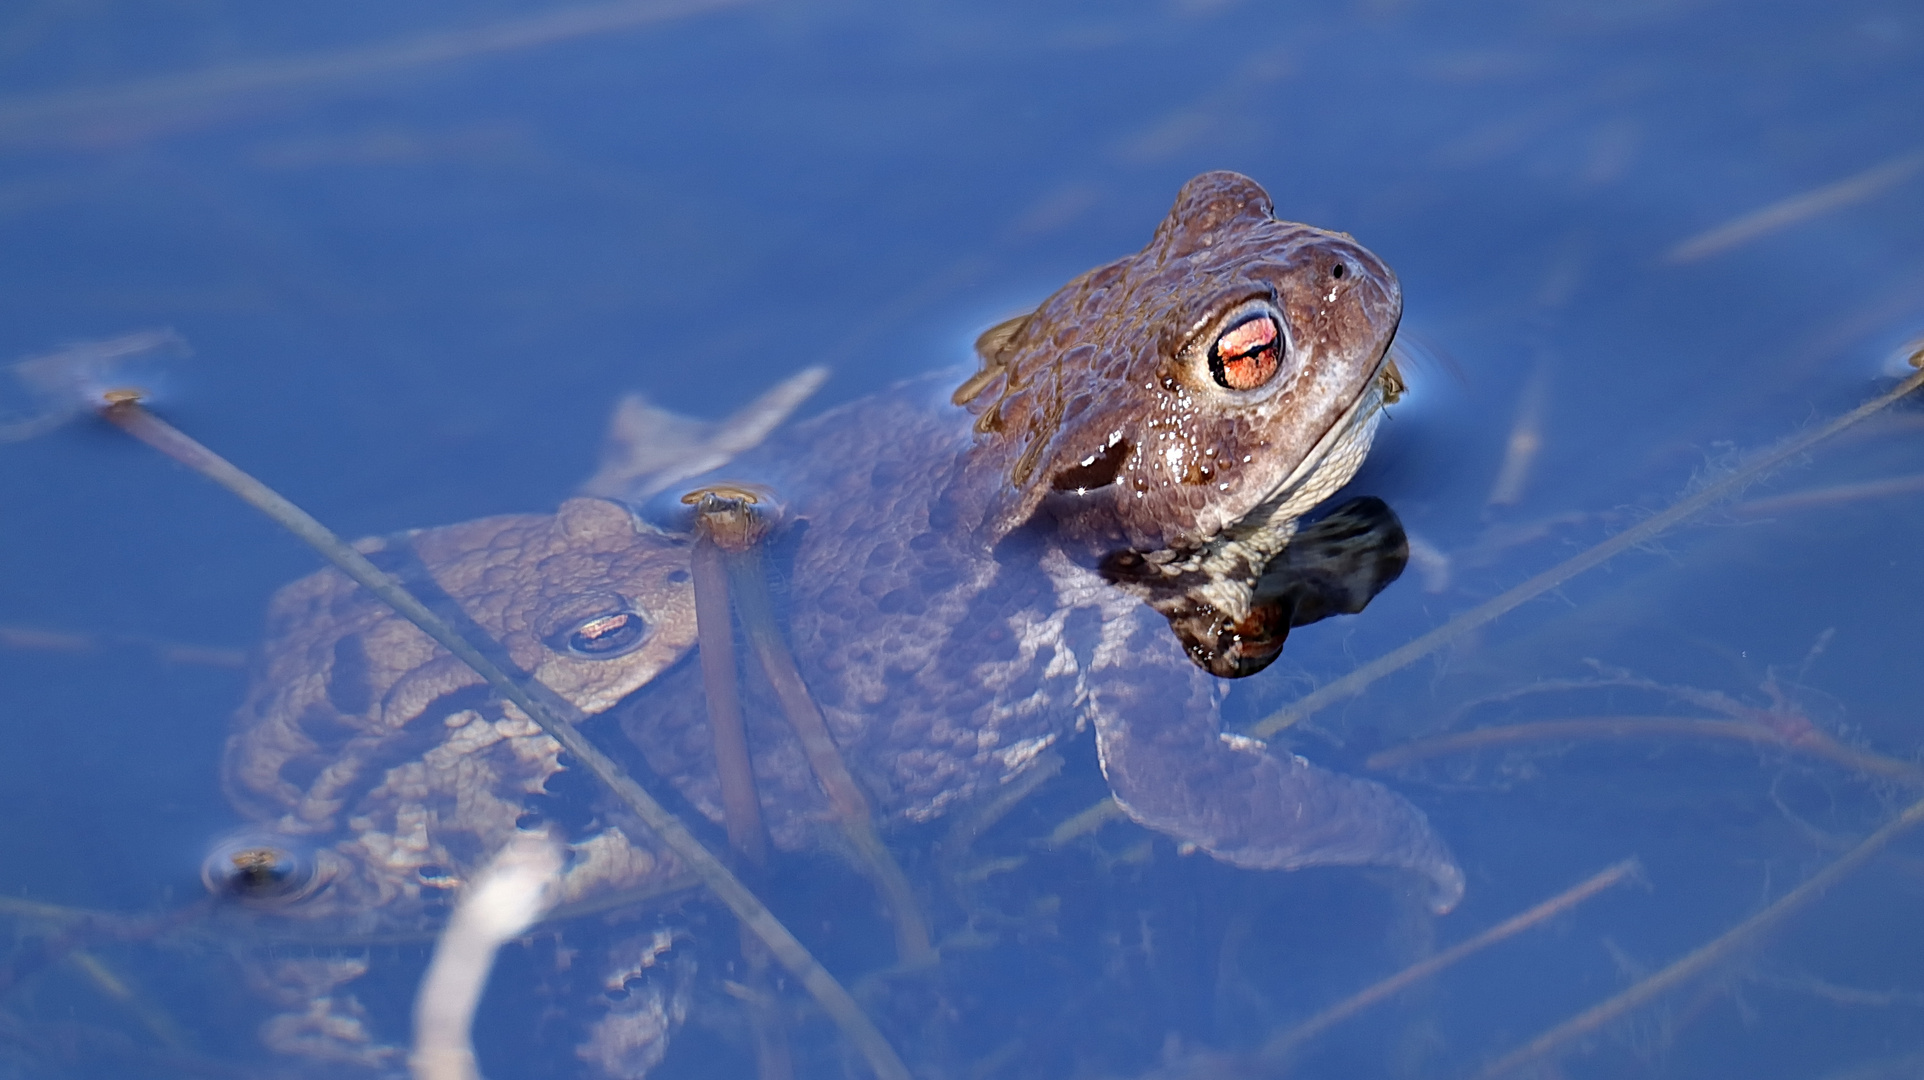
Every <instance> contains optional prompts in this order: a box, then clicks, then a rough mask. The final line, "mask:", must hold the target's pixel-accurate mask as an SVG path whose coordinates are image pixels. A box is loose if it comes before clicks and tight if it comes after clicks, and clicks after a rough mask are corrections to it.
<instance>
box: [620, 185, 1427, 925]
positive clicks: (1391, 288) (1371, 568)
mask: <svg viewBox="0 0 1924 1080" xmlns="http://www.w3.org/2000/svg"><path fill="white" fill-rule="evenodd" d="M1270 210H1271V207H1270V201H1269V198H1268V196H1267V195H1266V194H1265V193H1264V192H1263V190H1262V189H1261V188H1260V187H1259V186H1257V185H1256V184H1255V183H1254V182H1253V181H1251V180H1249V179H1247V178H1246V177H1242V176H1239V175H1236V174H1234V173H1207V174H1204V175H1202V176H1200V177H1197V178H1196V179H1194V180H1192V181H1190V182H1189V183H1188V184H1187V185H1185V186H1184V188H1183V190H1182V192H1181V193H1180V194H1179V195H1178V197H1177V200H1176V205H1175V208H1174V209H1173V210H1172V211H1171V213H1170V215H1169V216H1168V218H1166V219H1165V220H1164V221H1163V222H1162V224H1161V225H1159V226H1158V227H1157V229H1156V232H1155V235H1154V237H1153V238H1152V239H1151V240H1150V243H1149V245H1148V246H1147V247H1146V248H1144V249H1143V250H1142V251H1141V252H1139V253H1137V254H1135V255H1131V256H1129V257H1127V258H1124V259H1121V260H1119V261H1117V262H1114V263H1111V264H1109V265H1107V266H1104V267H1100V268H1098V269H1096V270H1093V271H1090V272H1089V273H1087V274H1084V275H1083V276H1081V277H1080V278H1077V279H1076V280H1075V281H1073V282H1071V283H1069V284H1068V285H1067V286H1065V287H1064V288H1063V289H1062V290H1060V291H1059V292H1057V293H1056V294H1055V295H1054V296H1052V297H1050V298H1049V299H1048V300H1046V301H1044V302H1043V304H1042V305H1041V306H1040V307H1039V308H1037V309H1036V311H1034V312H1033V313H1031V314H1029V315H1027V316H1024V317H1022V318H1020V319H1015V320H1011V321H1009V322H1007V323H1004V324H1003V325H1001V326H998V327H996V328H995V329H993V330H991V331H989V332H988V333H987V334H985V335H984V336H983V338H982V339H981V341H980V342H979V343H978V351H979V352H980V354H981V359H982V366H981V370H980V371H979V372H978V373H976V374H975V375H974V376H972V377H970V378H969V379H968V380H967V381H966V382H965V383H963V385H962V387H961V388H960V389H959V390H957V391H955V392H954V393H953V395H952V396H951V395H949V394H947V393H945V392H944V389H945V388H944V387H943V386H940V385H938V384H937V383H936V382H935V381H932V380H924V381H921V382H916V383H910V384H907V385H905V386H902V387H899V388H897V389H895V390H892V391H888V392H884V393H882V394H878V395H876V396H874V397H871V398H868V399H865V400H861V401H858V402H855V403H853V404H850V405H847V406H844V407H842V408H839V409H836V410H834V411H831V412H829V413H827V414H825V415H823V416H820V417H818V418H816V419H814V420H811V421H808V422H806V423H801V424H797V425H794V426H792V427H791V428H789V429H786V430H785V431H784V432H780V433H778V434H777V435H776V436H775V437H774V438H772V439H771V440H770V442H769V443H767V444H765V445H763V446H762V447H759V448H757V449H756V450H754V451H751V452H750V453H748V454H746V455H744V456H743V457H741V458H739V459H737V460H736V461H735V462H734V463H733V464H732V465H731V466H729V468H728V470H727V473H726V476H727V477H728V478H729V479H731V480H733V479H740V480H746V481H750V482H754V483H759V484H762V485H765V486H766V487H767V488H769V489H772V490H773V491H775V492H777V493H779V496H780V497H781V499H782V500H783V502H784V503H785V506H786V510H787V514H788V521H789V524H788V525H786V526H785V527H784V528H783V529H782V530H781V531H780V532H778V533H777V534H776V535H775V536H774V537H773V538H772V539H771V542H770V546H771V550H772V551H773V552H774V554H775V555H776V557H777V561H778V562H785V563H786V564H787V565H788V567H789V572H788V575H787V582H786V588H787V593H786V598H787V607H786V613H785V618H786V622H787V629H788V632H789V635H790V638H791V640H792V642H793V646H794V649H795V652H796V654H797V657H798V659H799V662H800V664H801V668H802V672H803V675H804V677H805V678H806V680H807V682H808V685H809V687H810V688H811V690H812V691H813V692H814V694H815V695H816V697H817V698H818V700H819V702H820V704H821V706H822V709H823V711H824V712H825V713H826V714H827V717H828V723H829V727H830V729H831V731H832V733H833V735H834V737H835V739H836V741H837V742H838V743H839V744H840V746H841V749H842V751H843V753H844V754H845V755H846V756H847V758H848V759H849V762H850V766H851V768H852V769H853V771H854V772H855V774H856V775H857V776H858V777H859V778H860V779H861V780H862V781H863V783H864V784H865V785H866V786H867V787H868V789H869V791H870V794H871V795H872V796H873V797H874V799H875V802H876V803H877V805H878V806H879V807H880V808H881V809H883V810H884V811H885V812H888V813H890V814H894V815H900V816H902V817H906V818H909V819H914V820H922V819H927V818H930V817H932V816H934V815H936V814H939V813H941V812H942V811H943V810H944V809H945V808H947V807H949V806H951V805H953V804H955V803H957V802H958V801H961V800H966V799H969V798H970V797H972V796H975V795H977V794H978V793H980V792H982V791H984V790H986V789H989V788H993V787H994V786H995V785H997V784H999V783H1001V782H1003V781H1006V780H1008V779H1009V778H1011V777H1012V776H1014V775H1016V774H1017V773H1019V772H1021V771H1022V770H1023V769H1024V768H1025V767H1027V766H1028V765H1029V764H1030V763H1031V762H1033V761H1034V760H1035V759H1036V756H1037V755H1038V754H1039V753H1040V752H1041V751H1042V750H1043V749H1044V748H1045V747H1047V746H1048V745H1049V744H1050V743H1052V742H1053V741H1054V740H1056V739H1057V738H1059V737H1061V735H1063V734H1064V733H1065V732H1067V731H1069V730H1072V729H1076V728H1078V727H1081V726H1082V725H1084V724H1093V726H1094V728H1095V732H1096V740H1097V748H1098V751H1099V754H1100V756H1101V761H1102V767H1103V770H1104V772H1105V774H1106V775H1107V777H1108V779H1109V782H1110V785H1111V788H1112V790H1113V791H1114V793H1115V795H1116V798H1117V801H1118V802H1119V803H1120V804H1121V805H1122V806H1123V807H1124V808H1125V809H1127V811H1128V812H1129V814H1130V816H1132V817H1134V818H1135V819H1136V820H1137V821H1139V822H1141V823H1143V824H1145V825H1147V826H1149V827H1151V828H1153V829H1156V830H1158V831H1161V832H1163V833H1166V834H1168V835H1170V836H1172V837H1174V838H1176V839H1177V840H1179V841H1182V842H1185V843H1191V844H1194V845H1196V846H1197V847H1200V848H1202V849H1204V850H1207V851H1209V852H1210V853H1211V854H1213V855H1215V856H1217V857H1218V858H1221V859H1224V860H1226V861H1228V862H1231V863H1234V864H1237V865H1241V866H1248V867H1257V868H1280V869H1290V868H1296V867H1302V866H1309V865H1319V864H1321V865H1328V864H1347V865H1357V864H1379V865H1390V866H1399V867H1405V868H1408V869H1412V870H1415V871H1418V872H1419V873H1422V874H1424V875H1427V876H1428V877H1429V878H1430V879H1431V881H1432V883H1433V892H1432V897H1431V899H1432V903H1433V905H1434V906H1435V907H1436V908H1437V909H1438V910H1447V909H1449V908H1450V907H1451V906H1453V905H1454V904H1455V903H1456V901H1457V899H1458V897H1459V896H1460V895H1461V894H1462V891H1463V878H1462V873H1461V871H1460V870H1458V868H1457V867H1456V864H1455V862H1454V861H1453V860H1452V858H1451V857H1450V854H1449V852H1448V850H1447V848H1446V847H1445V846H1444V844H1443V843H1442V842H1441V841H1440V839H1438V838H1437V837H1436V836H1435V835H1434V833H1433V832H1432V831H1431V830H1430V828H1429V825H1428V823H1427V822H1426V821H1425V819H1424V816H1423V814H1422V813H1421V812H1420V811H1418V810H1417V809H1416V808H1415V807H1413V806H1411V805H1410V804H1409V803H1408V802H1406V801H1404V800H1403V799H1402V798H1401V797H1399V796H1397V795H1395V794H1392V793H1391V792H1390V791H1389V790H1388V789H1386V788H1384V787H1382V786H1381V785H1379V784H1375V783H1372V782H1370V781H1367V780H1361V779H1356V778H1353V777H1347V776H1341V775H1337V774H1334V773H1331V772H1328V771H1326V770H1324V769H1320V768H1318V767H1316V766H1314V765H1311V764H1309V763H1308V762H1306V761H1304V760H1303V759H1302V758H1300V757H1295V756H1292V755H1279V754H1272V753H1270V752H1269V751H1268V750H1267V749H1265V748H1264V747H1263V746H1262V745H1261V744H1260V743H1257V742H1255V741H1253V740H1250V739H1246V738H1240V737H1236V736H1233V735H1228V734H1225V733H1223V732H1222V731H1221V730H1220V724H1219V719H1218V705H1219V703H1220V701H1221V698H1222V695H1223V693H1224V689H1225V686H1226V684H1225V683H1224V682H1223V681H1222V680H1220V679H1217V678H1214V677H1212V675H1211V674H1209V672H1207V671H1205V670H1203V668H1204V667H1209V668H1211V669H1214V670H1217V671H1221V672H1223V673H1228V674H1234V673H1241V672H1244V671H1247V670H1252V669H1254V668H1256V667H1260V666H1261V664H1262V663H1264V662H1266V661H1267V658H1268V657H1269V656H1273V655H1274V651H1275V649H1276V648H1277V647H1279V646H1280V644H1281V639H1282V634H1283V633H1284V632H1286V631H1287V629H1288V627H1289V625H1291V624H1292V623H1300V622H1305V621H1310V620H1311V619H1313V618H1315V617H1320V614H1323V613H1328V612H1331V611H1335V610H1355V609H1356V608H1358V607H1360V602H1361V601H1366V600H1367V599H1368V598H1369V596H1371V595H1373V594H1374V592H1375V590H1376V589H1377V588H1379V587H1380V586H1381V585H1382V584H1383V583H1384V582H1385V581H1386V580H1387V579H1388V578H1391V577H1394V576H1395V573H1396V571H1397V570H1399V569H1400V554H1397V553H1390V554H1384V551H1385V549H1387V548H1389V547H1393V546H1394V545H1391V544H1385V543H1361V544H1359V543H1356V542H1355V541H1356V540H1357V538H1358V536H1359V535H1362V536H1371V535H1375V536H1377V537H1379V538H1380V537H1382V536H1384V535H1385V534H1388V533H1391V532H1395V531H1396V530H1395V526H1394V522H1393V519H1388V520H1387V521H1383V520H1375V519H1376V518H1387V511H1382V512H1381V513H1380V514H1376V515H1372V513H1371V512H1370V511H1369V509H1368V508H1367V507H1352V509H1351V512H1350V514H1349V515H1348V516H1349V518H1351V519H1352V520H1345V521H1338V522H1336V523H1334V525H1332V526H1330V527H1321V526H1322V524H1323V523H1319V526H1313V527H1312V528H1313V529H1314V528H1319V527H1320V531H1319V532H1317V533H1316V534H1315V540H1316V543H1315V544H1314V545H1306V547H1308V546H1315V547H1318V548H1320V549H1323V552H1322V554H1323V556H1324V558H1323V559H1322V560H1321V561H1323V562H1326V563H1331V564H1334V565H1335V566H1336V576H1337V577H1338V578H1342V577H1348V578H1349V579H1351V580H1352V581H1353V580H1354V579H1356V578H1358V577H1361V578H1364V579H1370V580H1368V581H1367V582H1366V584H1365V585H1364V586H1363V587H1362V588H1361V589H1360V590H1358V595H1357V596H1345V595H1342V594H1343V591H1344V590H1343V589H1341V588H1336V587H1322V586H1319V585H1317V584H1316V580H1317V575H1318V568H1317V567H1316V566H1315V564H1316V563H1318V562H1319V559H1312V558H1302V559H1299V558H1296V557H1295V556H1294V555H1293V554H1291V553H1290V552H1289V551H1288V550H1287V549H1288V548H1289V546H1290V542H1291V538H1292V536H1293V535H1294V534H1295V533H1296V531H1297V522H1298V519H1299V518H1300V517H1301V516H1302V515H1303V514H1304V513H1305V512H1307V511H1309V510H1310V509H1311V508H1312V507H1314V506H1315V505H1316V504H1318V503H1319V502H1321V501H1323V500H1324V499H1325V498H1327V497H1328V496H1329V495H1330V494H1331V493H1333V492H1334V491H1336V490H1337V489H1338V488H1340V487H1341V486H1342V485H1343V484H1344V483H1346V482H1347V481H1348V480H1349V478H1350V477H1351V476H1352V475H1353V474H1354V472H1355V471H1356V469H1357V467H1358V465H1359V464H1360V463H1361V461H1362V459H1363V457H1364V454H1365V453H1366V452H1367V450H1368V448H1369V444H1370V440H1371V437H1372V434H1373V432H1374V429H1375V425H1376V423H1377V420H1378V419H1379V417H1380V406H1381V405H1382V403H1383V401H1384V400H1385V398H1386V397H1393V396H1394V395H1395V394H1396V393H1397V392H1399V391H1400V389H1401V383H1400V382H1399V381H1398V379H1397V376H1396V373H1395V369H1394V367H1393V366H1391V365H1390V362H1389V359H1388V356H1389V346H1390V342H1391V338H1392V337H1393V335H1394V333H1395V330H1396V324H1397V320H1398V317H1399V315H1400V312H1401V295H1400V292H1399V290H1398V287H1397V284H1396V279H1395V277H1394V275H1392V274H1391V272H1390V271H1389V269H1388V268H1387V267H1386V266H1384V265H1383V263H1382V262H1381V261H1379V260H1378V259H1377V258H1376V257H1375V256H1373V255H1372V254H1370V253H1369V252H1368V251H1366V250H1364V249H1363V248H1362V247H1361V246H1360V245H1358V244H1356V243H1355V242H1354V241H1353V240H1351V239H1350V238H1349V237H1347V236H1344V235H1341V234H1336V233H1330V232H1325V231H1322V230H1319V229H1314V228H1310V227H1308V226H1304V225H1297V224H1291V223H1287V222H1282V221H1278V220H1276V219H1275V218H1273V217H1272V216H1271V213H1270ZM1377 505H1378V506H1379V507H1380V504H1377ZM650 509H651V510H652V511H653V512H654V513H656V514H657V515H658V516H661V517H663V518H670V517H672V515H673V513H674V512H675V509H676V507H675V506H674V505H673V504H670V503H669V502H668V501H667V500H656V503H655V504H654V505H653V506H651V508H650ZM1357 518H1360V519H1361V520H1360V522H1359V521H1358V520H1355V519H1357ZM1306 535H1308V534H1306ZM1395 539H1396V540H1397V541H1398V542H1400V533H1397V535H1396V537H1395ZM1266 569H1267V570H1269V571H1270V573H1269V574H1268V575H1267V576H1265V574H1264V571H1265V570H1266ZM1321 569H1322V570H1327V569H1329V567H1328V566H1323V567H1321ZM1372 576H1373V577H1372ZM1279 579H1280V582H1279ZM1145 601H1147V603H1145ZM1152 607H1153V609H1154V610H1153V611H1152V610H1151V609H1152ZM1158 611H1159V612H1161V613H1162V614H1163V615H1164V616H1166V617H1167V619H1168V621H1169V626H1170V627H1173V628H1174V629H1175V630H1176V634H1175V635H1174V636H1173V637H1172V635H1171V634H1170V633H1169V632H1168V630H1167V629H1165V627H1164V625H1163V620H1162V619H1159V618H1157V617H1156V612H1158ZM1192 659H1193V660H1194V661H1195V662H1193V663H1192ZM751 667H752V665H751ZM748 674H749V676H751V678H750V681H751V683H752V682H753V678H752V676H753V674H754V673H753V672H749V673H748ZM762 696H763V698H764V700H766V697H767V694H766V691H765V690H763V691H762ZM623 709H624V717H625V719H624V726H625V728H626V730H627V732H628V734H629V735H630V737H631V738H632V739H633V740H634V741H635V742H636V743H637V744H638V745H639V746H640V747H641V748H642V750H643V752H644V753H645V755H646V756H647V758H648V760H649V762H650V764H651V765H652V766H653V767H654V768H655V769H656V770H657V771H658V772H659V773H661V774H662V775H663V776H665V777H667V778H669V779H670V780H672V781H673V782H674V783H675V784H676V785H677V787H679V788H680V790H681V791H682V793H683V794H684V795H685V796H687V797H688V798H689V799H690V800H691V801H693V802H694V803H695V804H696V805H697V806H699V807H700V808H701V809H702V810H703V812H704V813H706V814H708V815H709V816H710V817H713V818H716V819H717V820H719V819H720V815H721V809H720V808H721V801H720V798H719V793H718V788H717V783H716V780H715V770H714V768H713V763H712V752H711V746H712V743H711V739H710V737H709V734H708V732H707V725H706V719H705V716H704V713H703V709H702V696H701V690H700V682H699V674H698V673H697V672H695V671H694V666H693V665H689V664H684V665H682V666H680V667H678V668H676V669H674V670H672V671H670V672H668V673H665V674H664V675H663V676H662V677H660V678H658V679H656V680H655V681H654V682H653V683H651V684H650V685H649V686H647V687H645V688H643V689H642V690H641V691H640V692H638V693H637V694H636V695H634V697H633V698H631V700H630V702H629V703H626V704H624V706H623ZM753 711H754V713H755V715H756V717H757V718H759V720H760V722H759V723H758V724H756V723H754V722H753V721H751V723H752V724H753V726H752V727H751V731H750V736H751V740H752V741H753V742H754V748H755V770H756V774H757V781H758V783H759V784H760V790H761V801H762V803H763V811H764V816H765V818H766V820H767V822H768V826H769V830H770V832H771V834H772V835H773V837H774V839H775V840H776V842H777V843H778V844H779V845H781V846H784V847H791V848H794V847H802V846H805V845H806V844H808V843H809V840H810V836H809V834H810V831H811V830H812V829H813V828H815V827H816V823H817V822H818V821H820V820H823V819H825V818H826V817H827V816H828V815H827V811H826V807H825V805H824V800H823V796H822V794H821V792H820V790H819V788H818V787H817V785H816V784H815V782H814V780H813V778H812V776H811V775H810V774H809V773H808V771H807V769H806V768H805V767H801V766H800V764H799V763H800V762H801V761H802V760H803V759H802V756H801V754H800V753H799V752H798V751H797V749H796V747H795V740H794V737H793V735H792V734H790V733H789V732H788V731H787V730H786V728H785V727H784V726H783V725H782V724H781V723H780V722H779V721H778V720H774V719H771V718H772V717H776V716H779V712H778V710H776V709H775V708H773V707H763V708H759V709H756V710H753Z"/></svg>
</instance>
